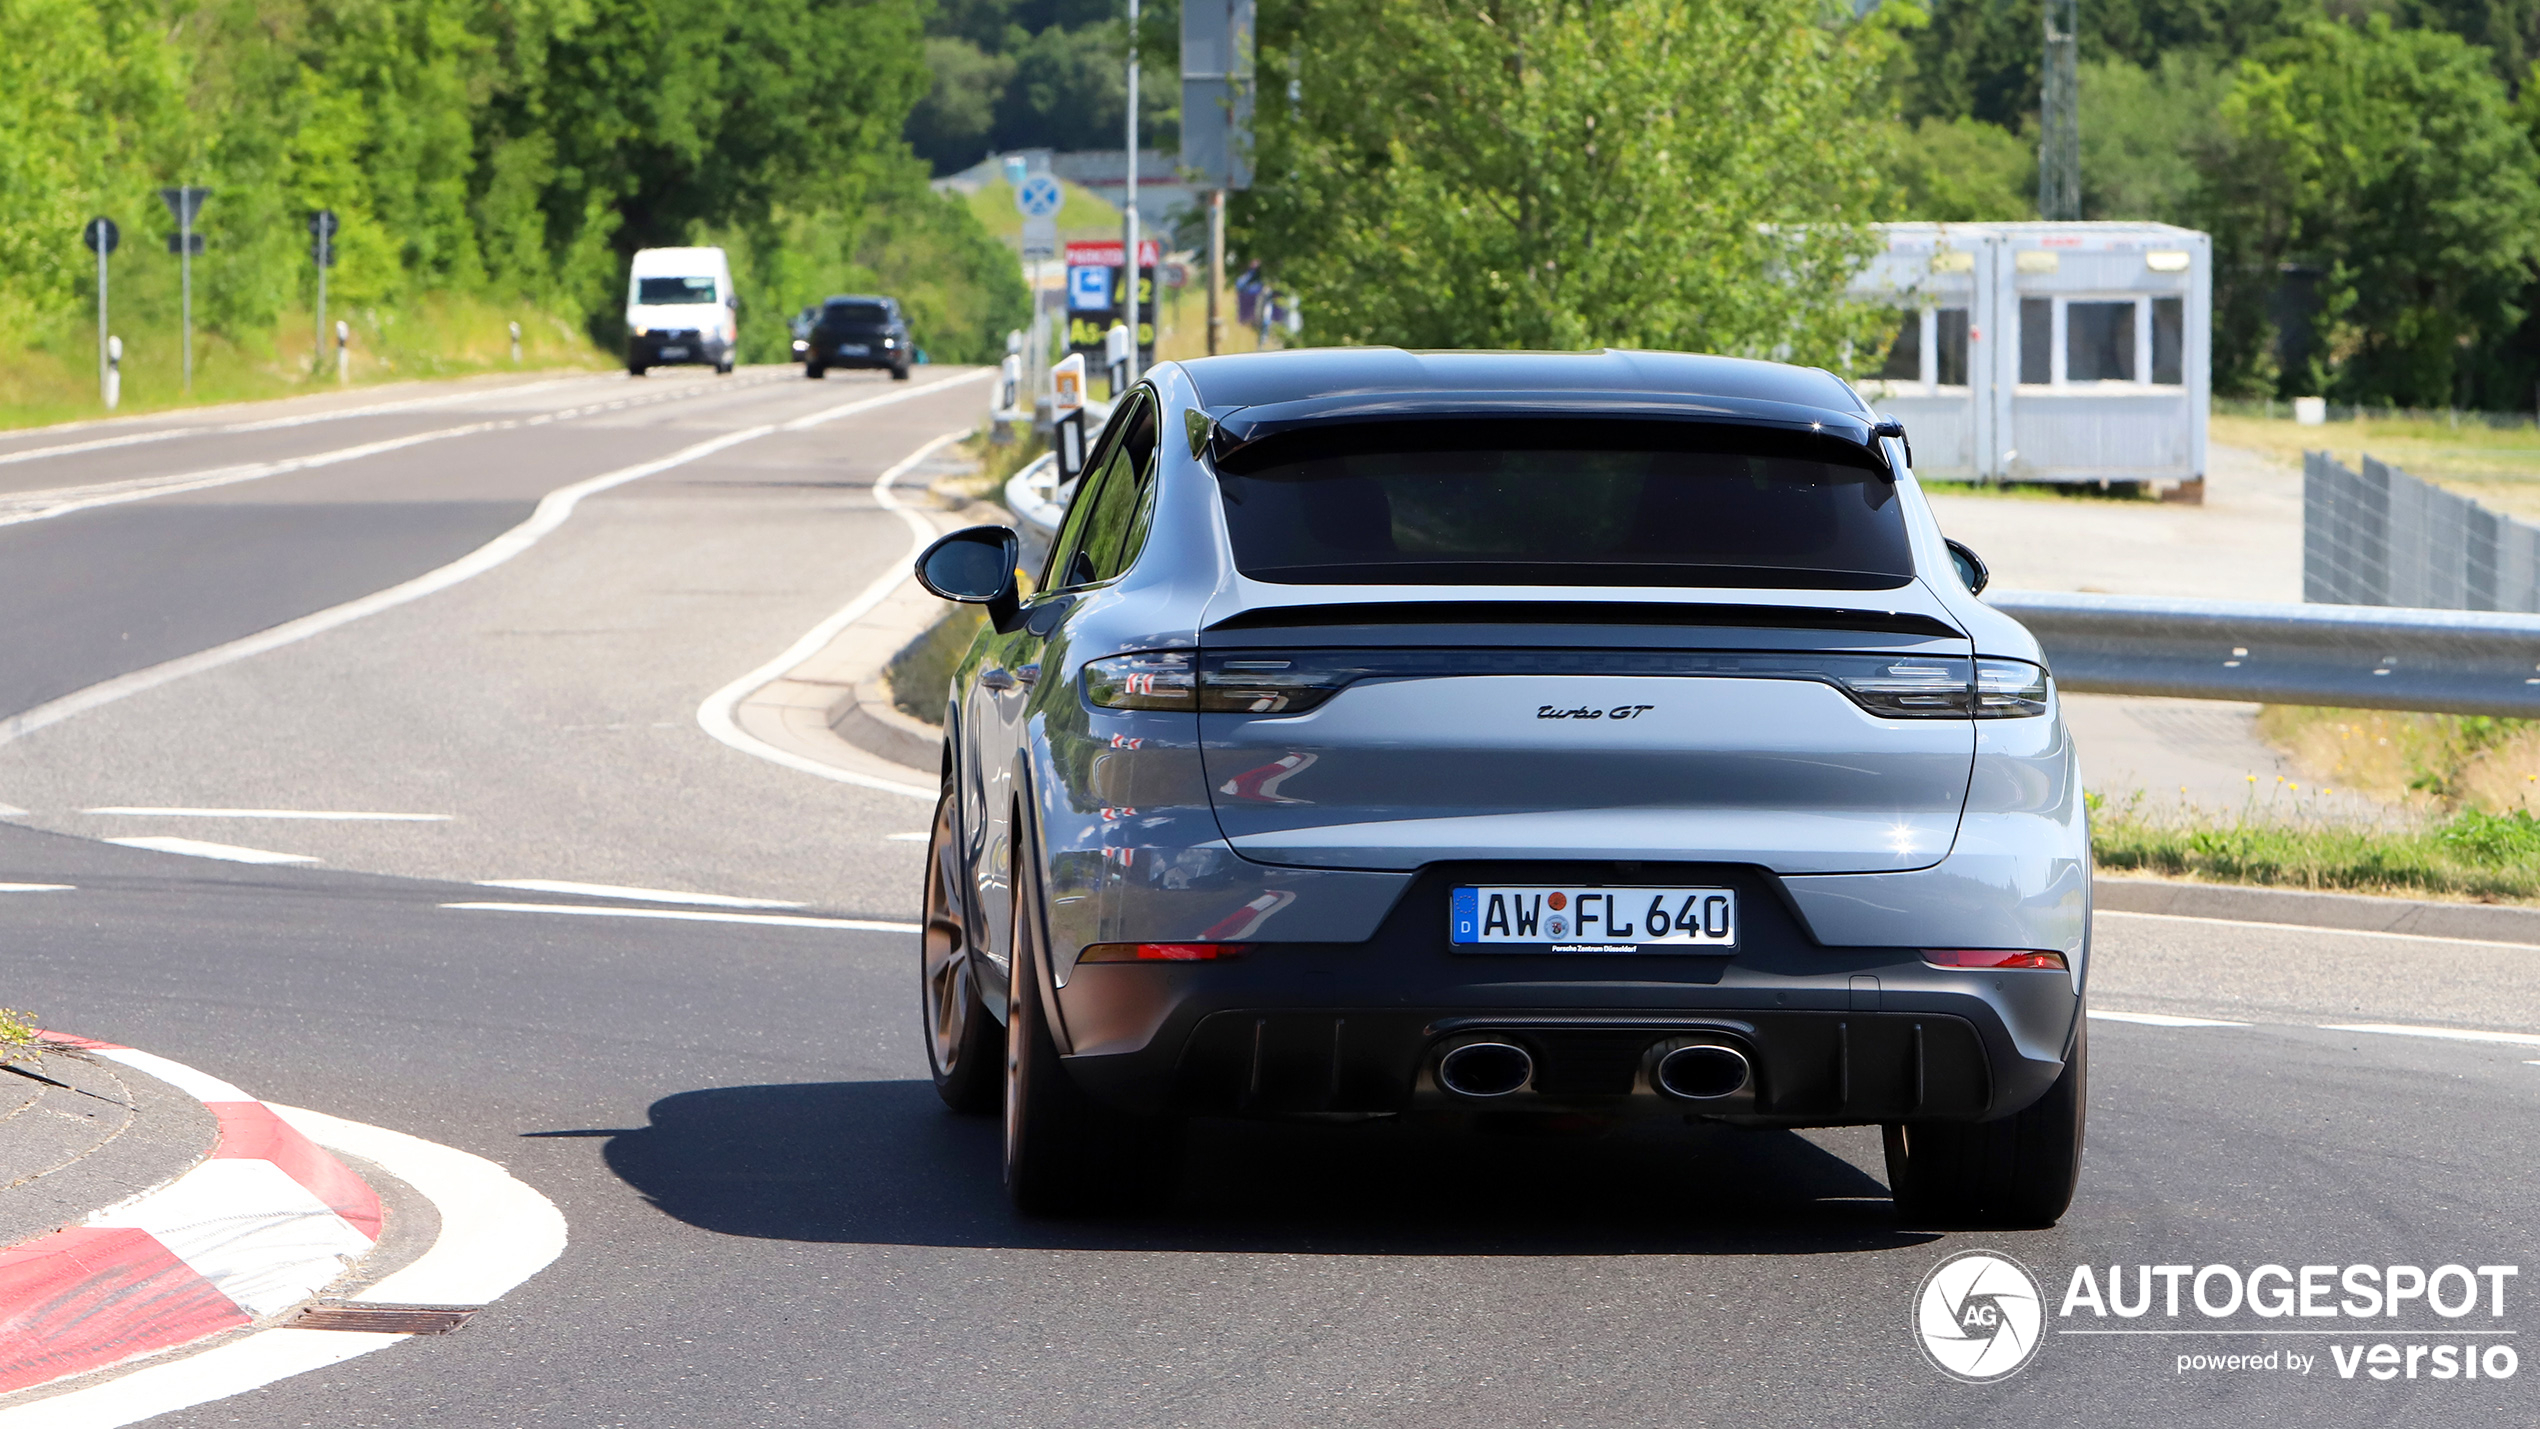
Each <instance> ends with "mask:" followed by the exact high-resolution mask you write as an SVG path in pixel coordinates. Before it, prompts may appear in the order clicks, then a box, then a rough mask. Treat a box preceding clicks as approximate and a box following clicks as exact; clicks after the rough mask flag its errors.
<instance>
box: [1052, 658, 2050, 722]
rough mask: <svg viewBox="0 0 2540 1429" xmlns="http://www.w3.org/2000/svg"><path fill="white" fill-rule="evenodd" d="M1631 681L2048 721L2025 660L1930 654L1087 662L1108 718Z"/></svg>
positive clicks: (1089, 688) (1932, 715) (1094, 697)
mask: <svg viewBox="0 0 2540 1429" xmlns="http://www.w3.org/2000/svg"><path fill="white" fill-rule="evenodd" d="M1476 675H1638V676H1652V677H1658V678H1671V677H1672V678H1688V677H1690V678H1700V677H1705V676H1709V677H1714V678H1728V679H1747V680H1813V681H1817V682H1819V683H1822V684H1828V685H1832V686H1834V687H1835V688H1836V689H1838V690H1841V691H1843V692H1844V694H1846V695H1848V696H1850V697H1851V699H1852V702H1853V703H1854V704H1857V705H1859V706H1860V707H1861V708H1862V709H1864V710H1866V711H1868V712H1869V713H1871V714H1874V715H1877V716H1879V717H1881V718H1883V719H1965V718H1967V717H1969V716H1970V715H1972V716H1974V717H1975V718H1977V719H2018V718H2023V717H2026V716H2031V715H2042V714H2044V713H2046V700H2047V683H2046V671H2045V670H2044V669H2043V668H2042V667H2040V666H2036V665H2032V664H2030V663H2028V662H2027V661H2025V660H2000V659H1992V658H1986V659H1981V660H1973V661H1970V660H1964V659H1959V658H1956V657H1953V656H1946V655H1937V656H1926V655H1907V656H1895V655H1848V654H1824V655H1815V654H1781V653H1756V654H1748V653H1744V652H1716V651H1669V650H1628V651H1614V650H1387V651H1381V652H1378V651H1365V652H1361V651H1314V650H1307V651H1297V652H1295V653H1292V654H1279V653H1277V652H1274V651H1251V650H1246V651H1229V652H1223V653H1219V652H1211V653H1208V654H1205V655H1202V654H1196V653H1194V652H1190V651H1183V650H1159V651H1142V652H1139V653H1136V654H1130V655H1113V656H1110V657H1108V658H1105V659H1101V660H1089V661H1087V662H1086V663H1085V698H1086V700H1087V701H1088V702H1089V703H1091V704H1094V705H1096V706H1098V707H1100V708H1103V709H1114V710H1197V711H1199V712H1201V713H1203V714H1251V715H1297V714H1304V713H1305V712H1306V711H1308V710H1311V709H1313V708H1314V707H1315V706H1317V705H1319V704H1321V703H1323V702H1324V701H1325V700H1328V699H1330V698H1331V697H1332V696H1333V695H1335V694H1337V693H1339V692H1340V691H1341V690H1342V689H1344V688H1346V687H1347V686H1349V685H1351V684H1354V683H1356V682H1357V681H1360V680H1367V679H1443V678H1452V677H1455V676H1476Z"/></svg>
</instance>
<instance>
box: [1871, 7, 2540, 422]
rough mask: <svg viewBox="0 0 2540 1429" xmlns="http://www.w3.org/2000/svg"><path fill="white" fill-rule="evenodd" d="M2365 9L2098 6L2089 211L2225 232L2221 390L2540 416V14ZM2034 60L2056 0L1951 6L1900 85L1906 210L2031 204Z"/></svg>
mask: <svg viewBox="0 0 2540 1429" xmlns="http://www.w3.org/2000/svg"><path fill="white" fill-rule="evenodd" d="M2369 9H2370V10H2372V11H2374V12H2376V13H2367V14H2364V15H2360V16H2359V15H2356V14H2355V13H2353V8H2352V7H2349V6H2347V5H2343V4H2340V5H2336V6H2329V5H2326V4H2324V3H2322V0H2126V3H2120V4H2107V3H2094V4H2091V5H2085V6H2083V7H2082V8H2081V18H2082V36H2081V47H2082V56H2083V67H2082V109H2081V134H2082V183H2083V194H2082V199H2083V204H2082V206H2083V214H2084V216H2085V217H2088V218H2148V219H2159V220H2163V221H2167V222H2173V223H2180V224H2185V225H2188V226H2191V227H2196V228H2202V229H2205V230H2206V231H2208V232H2210V233H2212V234H2213V235H2214V236H2215V240H2216V256H2217V259H2218V271H2217V275H2216V284H2215V386H2216V390H2217V391H2218V392H2220V393H2224V394H2229V395H2249V396H2259V395H2267V396H2290V395H2296V394H2303V393H2314V392H2316V393H2325V394H2327V395H2330V396H2333V397H2335V398H2337V399H2338V400H2340V401H2348V402H2356V403H2365V404H2375V405H2382V404H2396V405H2402V406H2428V407H2443V406H2454V405H2458V406H2468V407H2489V408H2506V409H2516V408H2527V407H2528V406H2529V404H2530V403H2531V401H2532V391H2533V381H2534V379H2535V378H2540V326H2535V324H2534V323H2533V321H2532V316H2531V315H2532V313H2533V312H2534V311H2535V310H2540V285H2536V284H2535V273H2540V269H2535V256H2536V255H2535V248H2534V239H2533V237H2532V235H2533V234H2534V233H2535V231H2540V154H2536V153H2535V151H2534V147H2533V132H2534V129H2535V126H2540V96H2535V95H2533V94H2532V93H2531V92H2530V87H2529V83H2528V82H2529V79H2530V77H2531V63H2532V59H2533V57H2534V56H2535V54H2540V50H2536V49H2535V40H2540V5H2534V4H2531V3H2529V0H2513V3H2511V4H2506V3H2495V0H2451V2H2450V3H2430V0H2403V3H2397V4H2391V5H2376V6H2373V7H2369ZM2039 52H2040V45H2039V6H2038V0H1938V3H1937V4H1936V5H1935V8H1934V9H1933V11H1932V19H1931V23H1930V25H1928V26H1927V27H1924V28H1923V29H1921V30H1919V31H1917V32H1915V33H1913V34H1912V35H1911V38H1910V42H1909V45H1908V57H1907V60H1906V62H1905V63H1903V64H1902V65H1900V66H1899V68H1898V72H1897V76H1896V79H1895V93H1896V95H1897V97H1898V103H1899V107H1900V111H1901V113H1902V114H1903V115H1904V117H1905V119H1906V120H1907V121H1908V122H1909V123H1911V124H1912V125H1913V126H1914V127H1913V128H1912V129H1910V130H1909V131H1906V132H1905V133H1904V134H1903V136H1902V138H1901V142H1900V145H1899V150H1900V155H1901V157H1902V162H1901V163H1900V166H1899V172H1900V174H1901V175H1903V177H1904V179H1905V185H1904V187H1905V188H1906V190H1907V197H1908V201H1907V202H1906V203H1904V204H1900V205H1899V206H1897V207H1896V208H1895V209H1892V210H1891V212H1893V213H1894V214H1895V216H1897V217H1918V218H1921V217H1970V218H1972V217H1977V216H1982V215H1984V214H1985V213H1987V212H1988V211H1990V212H1992V213H1995V214H1999V215H2003V216H2009V215H2011V214H2014V213H2019V214H2032V213H2033V212H2034V205H2035V199H2034V193H2035V180H2036V169H2035V164H2034V157H2033V156H2034V145H2035V134H2036V128H2037V115H2036V106H2037V95H2038V78H2037V70H2038V63H2039ZM2010 144H2017V145H2019V146H2020V147H2021V148H2022V149H2023V150H2025V151H2026V152H2027V153H2028V154H2029V155H2030V162H2029V164H2028V166H2027V167H2026V168H2025V170H2024V171H2023V170H2015V169H2014V168H2013V167H2012V166H2010V165H2009V164H2007V163H2006V162H2001V161H2000V159H2001V158H2007V154H2008V150H2007V149H2006V147H2005V146H2006V145H2010ZM1988 154H1991V155H1996V156H1999V157H1998V158H1997V161H1996V162H1993V163H1989V164H1988V163H1985V162H1982V158H1983V156H1985V155H1988ZM1925 176H1935V177H1925Z"/></svg>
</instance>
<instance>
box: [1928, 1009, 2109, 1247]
mask: <svg viewBox="0 0 2540 1429" xmlns="http://www.w3.org/2000/svg"><path fill="white" fill-rule="evenodd" d="M2089 1083H2090V1038H2089V1036H2088V1032H2087V1024H2086V1023H2085V1024H2084V1027H2083V1030H2078V1031H2076V1032H2075V1033H2074V1035H2073V1053H2072V1057H2071V1059H2070V1060H2068V1061H2066V1062H2065V1063H2064V1074H2063V1075H2062V1076H2060V1077H2057V1078H2056V1079H2055V1085H2054V1086H2052V1087H2050V1088H2048V1089H2047V1092H2046V1095H2044V1096H2042V1097H2039V1098H2038V1099H2037V1102H2036V1104H2035V1105H2033V1106H2031V1107H2029V1108H2028V1109H2027V1110H2026V1111H2022V1112H2018V1113H2016V1114H2014V1115H2011V1116H2007V1117H2004V1118H2002V1119H2001V1120H1999V1121H1985V1122H1975V1123H1949V1122H1906V1123H1897V1122H1890V1123H1889V1124H1888V1125H1887V1126H1886V1127H1885V1128H1884V1130H1885V1133H1886V1135H1885V1140H1886V1143H1887V1184H1888V1188H1889V1191H1890V1193H1891V1194H1892V1195H1893V1196H1894V1197H1895V1199H1896V1218H1897V1219H1898V1220H1899V1221H1901V1222H1905V1223H1908V1224H1914V1225H1949V1226H1986V1227H2001V1228H2010V1227H2037V1226H2051V1225H2053V1224H2055V1222H2056V1221H2057V1220H2058V1219H2059V1218H2061V1217H2062V1216H2063V1214H2064V1211H2065V1209H2066V1208H2067V1207H2069V1206H2070V1205H2071V1204H2072V1200H2073V1190H2074V1188H2075V1186H2077V1185H2078V1184H2079V1182H2080V1180H2081V1144H2082V1129H2083V1123H2084V1121H2085V1120H2086V1118H2087V1113H2088V1110H2089V1107H2088V1093H2089Z"/></svg>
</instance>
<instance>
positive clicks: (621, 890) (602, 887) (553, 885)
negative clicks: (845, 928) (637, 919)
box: [476, 878, 803, 908]
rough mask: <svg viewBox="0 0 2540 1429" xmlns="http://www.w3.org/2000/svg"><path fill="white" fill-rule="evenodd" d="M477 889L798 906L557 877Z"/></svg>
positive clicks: (485, 883) (704, 904)
mask: <svg viewBox="0 0 2540 1429" xmlns="http://www.w3.org/2000/svg"><path fill="white" fill-rule="evenodd" d="M476 886H477V887H479V888H516V889H518V890H520V891H521V892H523V893H579V894H583V895H585V896H587V897H591V898H631V899H633V900H635V901H636V902H638V903H693V904H696V905H697V906H699V907H701V908H800V907H801V906H803V905H802V904H801V903H799V902H796V901H794V900H791V899H786V898H735V897H733V896H732V895H731V894H728V893H673V892H671V891H670V890H669V889H667V888H626V887H621V886H620V885H618V884H614V883H570V882H567V881H565V880H564V879H561V878H484V879H479V880H477V884H476Z"/></svg>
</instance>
